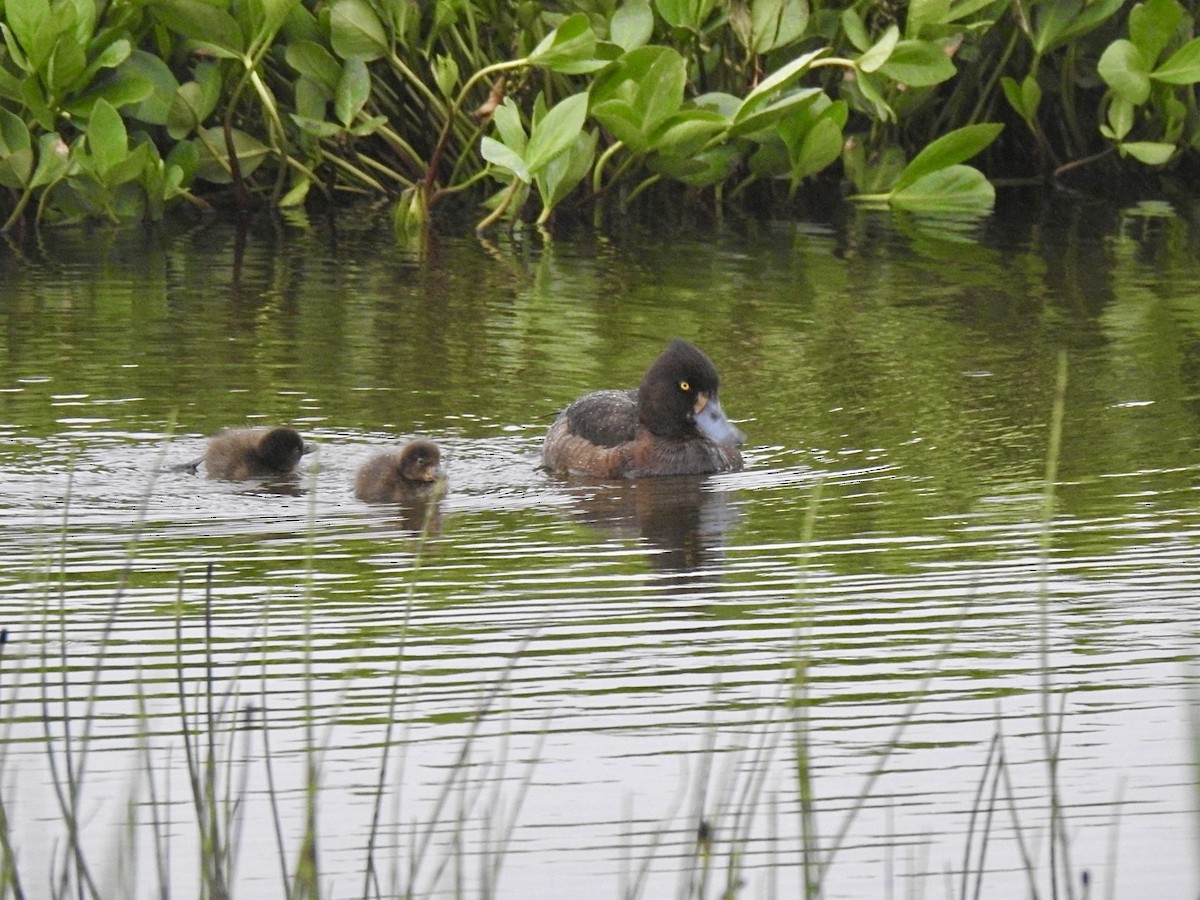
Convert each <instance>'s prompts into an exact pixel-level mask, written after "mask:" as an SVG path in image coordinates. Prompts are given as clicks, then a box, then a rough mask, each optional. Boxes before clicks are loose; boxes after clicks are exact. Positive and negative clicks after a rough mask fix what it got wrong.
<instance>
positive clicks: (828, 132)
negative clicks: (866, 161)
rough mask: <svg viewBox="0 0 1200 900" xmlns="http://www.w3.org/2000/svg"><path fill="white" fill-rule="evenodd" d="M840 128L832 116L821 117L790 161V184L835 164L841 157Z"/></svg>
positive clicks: (841, 141) (841, 140)
mask: <svg viewBox="0 0 1200 900" xmlns="http://www.w3.org/2000/svg"><path fill="white" fill-rule="evenodd" d="M843 143H844V141H843V139H842V126H841V125H840V124H838V122H837V119H836V117H835V116H834V115H822V117H821V118H820V119H818V120H817V122H816V124H815V125H813V127H812V128H810V129H809V131H808V133H807V134H805V136H804V140H803V141H801V143H800V147H799V150H798V152H797V153H796V154H795V156H794V157H793V158H792V160H791V177H792V182H793V183H794V184H795V183H798V182H800V180H801V179H804V178H807V177H808V176H809V175H815V174H816V173H817V172H821V171H823V170H824V169H826V168H827V167H829V166H831V165H833V164H834V163H835V162H837V160H838V158H839V157H840V156H841V155H842V145H843Z"/></svg>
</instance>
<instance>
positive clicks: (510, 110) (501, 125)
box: [492, 97, 529, 155]
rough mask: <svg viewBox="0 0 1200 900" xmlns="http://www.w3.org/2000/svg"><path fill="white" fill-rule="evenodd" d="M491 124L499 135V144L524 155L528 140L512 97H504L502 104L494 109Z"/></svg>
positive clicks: (519, 112)
mask: <svg viewBox="0 0 1200 900" xmlns="http://www.w3.org/2000/svg"><path fill="white" fill-rule="evenodd" d="M492 123H493V124H494V125H495V126H496V131H497V132H499V134H500V140H501V142H502V143H503V144H504V145H505V146H506V147H510V148H511V149H512V150H513V151H514V152H516V153H518V154H521V155H524V153H525V145H526V144H527V143H528V141H529V138H528V136H527V135H526V134H525V124H524V123H523V122H522V121H521V111H520V110H519V109H518V108H517V104H516V103H515V102H513V99H512V97H505V98H504V102H503V103H501V104H500V105H499V106H497V107H496V111H495V112H494V113H493V114H492Z"/></svg>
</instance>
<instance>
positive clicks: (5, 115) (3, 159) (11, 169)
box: [0, 106, 33, 188]
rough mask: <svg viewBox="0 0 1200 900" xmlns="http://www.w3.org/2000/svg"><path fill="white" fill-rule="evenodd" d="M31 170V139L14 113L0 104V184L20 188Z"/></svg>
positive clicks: (24, 126) (25, 127) (27, 130)
mask: <svg viewBox="0 0 1200 900" xmlns="http://www.w3.org/2000/svg"><path fill="white" fill-rule="evenodd" d="M32 170H33V139H32V138H31V137H30V135H29V127H28V126H27V125H26V124H25V122H24V121H23V120H22V119H21V117H20V116H18V115H16V114H15V113H12V112H9V111H8V110H7V109H5V108H4V107H2V106H0V184H2V185H4V186H5V187H11V188H21V187H24V186H25V183H26V182H27V181H28V180H29V175H30V172H31V171H32Z"/></svg>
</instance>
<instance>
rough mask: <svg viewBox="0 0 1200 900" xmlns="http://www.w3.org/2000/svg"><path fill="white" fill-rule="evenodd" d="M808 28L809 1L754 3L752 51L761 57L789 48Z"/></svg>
mask: <svg viewBox="0 0 1200 900" xmlns="http://www.w3.org/2000/svg"><path fill="white" fill-rule="evenodd" d="M807 27H808V2H807V0H751V2H750V34H751V38H750V46H749V50H750V51H751V52H752V53H755V54H760V55H761V54H763V53H769V52H771V51H772V50H776V49H778V48H779V47H786V46H787V45H788V44H791V43H793V42H795V41H798V40H799V39H800V38H801V37H802V36H803V35H804V29H805V28H807Z"/></svg>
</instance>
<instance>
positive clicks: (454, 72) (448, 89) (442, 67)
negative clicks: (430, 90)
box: [432, 53, 459, 100]
mask: <svg viewBox="0 0 1200 900" xmlns="http://www.w3.org/2000/svg"><path fill="white" fill-rule="evenodd" d="M432 68H433V81H434V83H435V84H436V85H437V89H438V93H440V94H441V95H442V96H443V97H445V98H446V99H447V100H450V99H452V98H453V96H454V89H455V88H456V87H458V80H459V76H458V62H457V61H456V60H455V59H454V57H453V56H449V55H447V54H444V53H439V54H438V55H437V56H435V57H434V58H433V66H432Z"/></svg>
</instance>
